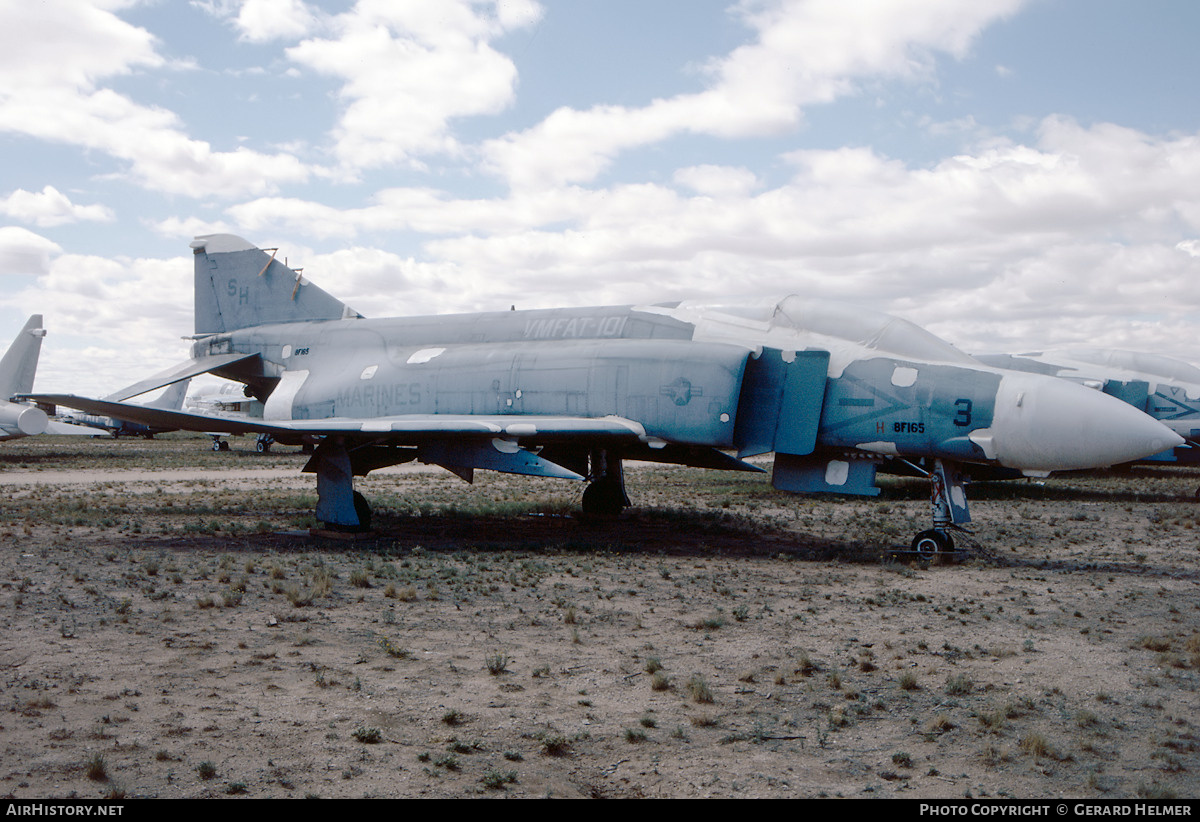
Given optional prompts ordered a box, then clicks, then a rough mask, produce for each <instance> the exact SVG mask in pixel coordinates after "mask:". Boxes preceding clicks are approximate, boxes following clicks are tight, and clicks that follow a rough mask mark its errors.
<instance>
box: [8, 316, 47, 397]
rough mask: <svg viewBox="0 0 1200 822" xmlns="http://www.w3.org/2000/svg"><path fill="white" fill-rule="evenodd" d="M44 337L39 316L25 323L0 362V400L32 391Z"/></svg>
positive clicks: (44, 333)
mask: <svg viewBox="0 0 1200 822" xmlns="http://www.w3.org/2000/svg"><path fill="white" fill-rule="evenodd" d="M44 336H46V332H45V330H43V328H42V315H41V314H34V315H33V316H32V317H30V318H29V319H28V320H26V321H25V327H24V328H22V329H21V333H20V334H18V335H17V337H16V339H14V340H13V342H12V345H10V346H9V347H8V351H7V352H5V354H4V359H2V360H0V400H7V399H8V398H9V397H11V396H13V395H14V394H28V393H30V392H32V391H33V375H34V374H35V373H37V364H38V355H39V354H41V353H42V337H44Z"/></svg>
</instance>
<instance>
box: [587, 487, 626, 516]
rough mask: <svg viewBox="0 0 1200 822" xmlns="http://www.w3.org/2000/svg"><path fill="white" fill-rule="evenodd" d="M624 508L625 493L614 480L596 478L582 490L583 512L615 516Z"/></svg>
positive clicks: (593, 514) (591, 514) (592, 514)
mask: <svg viewBox="0 0 1200 822" xmlns="http://www.w3.org/2000/svg"><path fill="white" fill-rule="evenodd" d="M624 508H625V495H624V494H623V493H622V492H621V486H620V485H618V484H617V483H615V482H605V481H604V480H598V481H596V482H593V483H592V484H591V485H589V486H588V487H587V488H586V489H585V490H584V492H583V513H585V514H588V515H590V516H594V517H615V516H618V515H619V514H620V513H621V511H622V510H624Z"/></svg>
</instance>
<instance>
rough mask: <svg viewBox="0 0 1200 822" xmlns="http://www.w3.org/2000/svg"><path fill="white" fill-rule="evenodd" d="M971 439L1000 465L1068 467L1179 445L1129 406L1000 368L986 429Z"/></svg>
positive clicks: (1091, 465) (1112, 461)
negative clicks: (992, 454)
mask: <svg viewBox="0 0 1200 822" xmlns="http://www.w3.org/2000/svg"><path fill="white" fill-rule="evenodd" d="M971 439H972V440H973V441H975V442H976V443H977V444H979V445H980V446H981V447H983V448H984V450H985V451H987V450H989V447H988V445H985V443H986V442H988V440H990V450H991V451H992V452H993V453H994V454H995V458H996V459H997V460H998V461H999V462H1000V464H1001V465H1006V466H1009V467H1012V468H1019V469H1022V470H1028V471H1070V470H1076V469H1082V468H1095V467H1099V466H1104V465H1116V464H1118V463H1122V462H1129V461H1131V460H1135V459H1141V458H1142V457H1145V456H1148V455H1150V454H1155V453H1158V452H1160V451H1165V450H1167V449H1168V448H1173V447H1175V446H1178V445H1181V444H1183V438H1182V437H1179V436H1177V435H1175V434H1173V433H1171V431H1169V430H1168V429H1167V428H1165V427H1164V426H1163V425H1161V424H1160V423H1158V422H1157V421H1156V420H1154V419H1153V418H1152V417H1150V416H1148V415H1146V414H1144V413H1142V412H1141V411H1138V410H1137V409H1136V408H1134V407H1133V406H1131V405H1126V404H1125V403H1123V402H1120V401H1119V400H1114V399H1113V398H1112V397H1109V396H1107V395H1105V394H1101V393H1099V392H1097V391H1093V390H1091V389H1088V388H1084V387H1083V386H1081V385H1076V384H1075V383H1071V382H1067V381H1065V380H1059V379H1056V378H1054V377H1047V376H1043V375H1040V374H1025V373H1020V372H1015V371H1012V372H1004V376H1003V378H1002V379H1001V380H1000V388H999V390H997V392H996V406H995V410H994V412H993V418H992V425H991V428H989V429H984V430H980V431H976V432H974V433H973V434H972V435H971Z"/></svg>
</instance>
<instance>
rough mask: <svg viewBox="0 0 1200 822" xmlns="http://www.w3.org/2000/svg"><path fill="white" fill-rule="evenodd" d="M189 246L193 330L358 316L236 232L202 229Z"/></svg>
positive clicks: (207, 331)
mask: <svg viewBox="0 0 1200 822" xmlns="http://www.w3.org/2000/svg"><path fill="white" fill-rule="evenodd" d="M192 249H193V251H194V253H195V255H196V333H197V334H220V333H224V332H228V331H236V330H238V329H239V328H250V327H252V326H256V325H267V324H269V323H288V322H304V321H307V320H343V319H350V318H357V317H361V316H362V315H361V314H359V313H358V312H357V311H355V310H354V309H352V308H350V306H348V305H346V304H345V303H343V302H340V301H339V300H337V299H334V298H333V297H331V296H330V295H329V294H327V293H326V292H324V291H322V290H321V289H320V288H317V287H316V286H315V285H312V284H311V283H309V282H308V281H307V280H305V279H303V278H301V276H300V273H299V272H297V271H295V270H293V269H291V268H288V267H287V266H286V265H284V264H283V263H282V262H280V261H279V260H277V259H275V254H274V253H271V254H268V253H267V252H266V251H263V250H262V249H260V248H255V247H254V246H252V245H251V244H250V243H248V242H246V241H245V240H243V239H242V238H241V237H235V236H234V235H232V234H207V235H205V236H202V237H197V238H196V239H194V240H193V241H192Z"/></svg>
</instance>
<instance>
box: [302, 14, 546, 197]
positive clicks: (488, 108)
mask: <svg viewBox="0 0 1200 822" xmlns="http://www.w3.org/2000/svg"><path fill="white" fill-rule="evenodd" d="M489 12H491V13H489ZM539 13H540V8H539V7H538V6H537V5H536V4H534V3H530V2H524V3H514V2H499V3H496V4H492V3H480V2H471V1H470V0H441V1H440V2H438V3H391V2H380V0H360V2H359V3H357V4H356V5H355V7H354V9H353V10H352V11H350V12H347V13H345V14H341V15H338V16H336V17H334V18H332V19H331V20H330V21H329V23H328V25H329V28H330V29H331V30H332V36H331V37H329V38H323V39H322V38H312V39H308V40H305V41H304V42H302V43H300V44H299V45H297V46H295V47H293V48H290V49H288V52H287V53H288V56H289V57H290V58H291V59H292V60H293V61H295V62H297V63H299V64H301V65H304V66H307V67H308V68H310V69H312V70H313V71H316V72H318V73H320V74H325V75H329V76H333V77H337V78H339V79H340V80H342V81H343V83H344V85H343V86H342V89H341V92H340V96H341V98H342V100H343V101H344V108H343V110H342V113H341V116H340V120H339V123H338V125H337V127H336V128H335V130H334V133H333V136H334V140H335V148H334V151H335V154H336V155H337V157H338V159H339V161H340V162H341V164H342V166H343V167H344V168H345V169H346V170H347V171H348V172H349V173H351V174H354V173H356V172H357V171H358V170H360V169H366V168H377V167H381V166H389V165H396V164H405V163H407V164H412V165H419V164H420V162H421V158H422V157H424V156H426V155H431V154H443V155H456V154H458V153H460V152H461V150H462V148H461V146H460V145H459V143H458V141H457V140H456V139H455V137H454V136H453V134H452V133H451V131H450V122H451V121H452V120H453V119H455V118H461V117H470V116H478V115H484V114H496V113H498V112H500V111H502V110H503V109H504V108H506V107H507V106H508V105H509V104H511V102H512V101H513V98H514V88H515V83H516V75H517V72H516V67H515V66H514V65H513V63H512V61H511V60H510V59H509V58H508V57H506V56H505V55H502V54H500V53H499V52H497V51H495V50H494V49H493V48H492V47H491V46H490V45H489V42H488V41H489V40H491V39H493V38H495V37H497V36H500V35H502V34H504V33H506V32H507V31H509V30H511V29H512V28H515V27H521V26H526V25H529V24H531V23H532V22H534V21H535V20H536V19H537V17H538V14H539Z"/></svg>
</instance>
